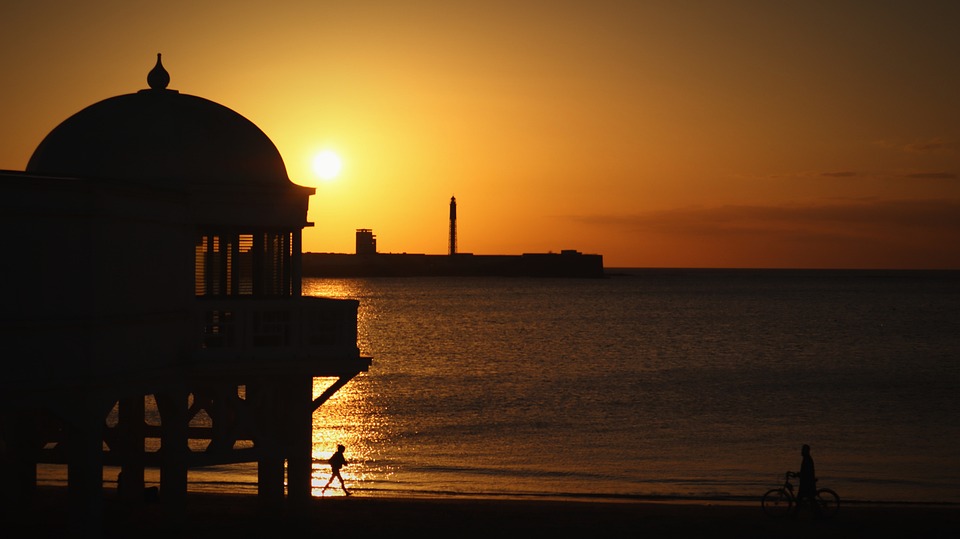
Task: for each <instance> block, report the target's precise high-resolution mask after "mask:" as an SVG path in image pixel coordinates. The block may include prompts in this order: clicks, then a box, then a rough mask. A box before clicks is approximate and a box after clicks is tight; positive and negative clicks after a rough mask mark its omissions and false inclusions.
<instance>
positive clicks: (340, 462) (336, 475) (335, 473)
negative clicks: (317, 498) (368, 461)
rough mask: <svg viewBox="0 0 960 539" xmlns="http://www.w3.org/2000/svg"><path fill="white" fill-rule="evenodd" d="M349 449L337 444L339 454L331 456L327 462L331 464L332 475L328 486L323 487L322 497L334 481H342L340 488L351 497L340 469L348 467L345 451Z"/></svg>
mask: <svg viewBox="0 0 960 539" xmlns="http://www.w3.org/2000/svg"><path fill="white" fill-rule="evenodd" d="M346 449H347V448H346V447H344V446H343V445H341V444H337V452H336V453H334V454H333V455H331V456H330V459H329V460H328V461H327V462H328V463H330V469H331V470H332V473H331V474H330V480H329V481H327V484H326V485H324V486H323V489H321V490H320V495H321V496H323V493H324V492H326V490H327V487H329V486H330V483H333V480H334V479H339V480H340V488H342V489H343V493H344V494H346V495H347V496H349V495H350V491H349V490H347V487H346V485H344V484H343V477H342V476H341V475H340V468H342V467H344V466H346V465H347V459H346V458H345V457H344V456H343V452H344V450H346Z"/></svg>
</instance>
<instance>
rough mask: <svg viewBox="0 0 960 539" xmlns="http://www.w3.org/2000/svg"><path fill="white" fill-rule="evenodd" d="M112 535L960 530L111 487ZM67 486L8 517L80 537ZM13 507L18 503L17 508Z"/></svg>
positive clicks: (637, 509) (955, 524)
mask: <svg viewBox="0 0 960 539" xmlns="http://www.w3.org/2000/svg"><path fill="white" fill-rule="evenodd" d="M104 492H105V496H104V500H103V515H104V522H103V530H102V531H103V533H102V536H103V537H143V538H149V537H169V536H172V535H173V534H175V536H177V537H210V536H230V537H235V538H239V537H295V536H301V535H302V534H303V533H304V532H309V533H313V534H320V533H323V532H327V531H328V532H331V533H353V534H356V533H360V534H363V535H367V534H370V535H372V534H388V533H403V532H408V533H456V534H457V535H458V536H464V535H468V536H480V535H490V534H511V535H513V534H516V533H518V532H536V533H538V534H539V535H541V536H543V535H553V536H557V537H566V536H573V535H582V534H589V535H588V536H596V535H597V534H599V533H602V532H611V533H613V532H618V533H622V532H624V531H629V532H631V533H636V534H647V535H650V536H652V537H663V536H666V537H710V538H717V537H738V538H742V537H771V536H783V537H801V536H803V537H806V536H816V537H891V538H892V537H930V538H935V537H936V538H938V537H948V536H952V533H954V532H955V531H956V530H957V529H960V511H958V508H957V507H956V506H955V505H954V506H940V505H916V504H889V503H884V504H876V505H874V504H865V503H855V504H850V505H846V506H845V505H841V508H840V512H839V513H838V514H837V516H836V517H834V518H833V519H830V520H817V519H814V518H812V517H811V516H809V515H803V514H801V515H800V516H798V517H797V518H795V519H794V518H787V519H783V520H776V519H771V518H768V517H766V516H765V515H764V514H763V513H762V511H761V509H760V506H759V502H754V503H752V504H751V503H748V502H746V501H743V502H723V501H721V502H717V501H706V500H700V501H696V500H673V499H671V500H658V501H653V500H619V499H610V498H605V499H602V500H601V499H591V500H582V499H579V500H575V499H542V498H537V499H531V498H525V499H517V498H511V499H505V498H490V497H461V496H410V497H404V496H395V495H390V496H381V495H369V494H367V493H363V492H358V493H356V494H355V495H353V496H350V497H346V496H342V495H339V491H336V494H337V495H335V496H330V497H323V498H312V499H311V500H310V501H309V502H308V504H307V505H306V506H305V507H302V508H298V509H294V508H289V507H285V506H284V507H274V508H271V507H267V506H264V505H263V503H262V502H261V501H260V500H259V498H257V496H256V495H250V494H233V493H207V492H196V491H190V492H188V493H187V498H186V504H185V507H184V508H183V509H182V511H181V512H175V511H172V510H171V508H169V507H166V506H164V504H163V503H162V502H161V503H153V504H136V505H128V504H122V503H120V502H118V501H117V500H116V498H115V497H114V492H113V491H112V489H105V491H104ZM65 502H66V490H65V489H58V488H55V487H41V488H39V489H38V491H37V493H36V496H35V499H34V501H33V503H32V504H31V505H30V507H28V508H27V509H25V510H23V511H19V512H17V513H16V514H14V515H11V516H12V517H13V518H12V519H8V520H9V521H11V523H13V522H16V524H17V525H16V526H13V527H12V528H9V529H23V530H25V531H29V535H30V536H32V537H54V536H56V537H71V536H75V535H76V533H75V532H76V529H75V527H73V526H72V525H71V523H70V522H69V521H68V520H69V519H68V516H67V515H68V514H69V513H70V511H69V508H68V507H66V506H65V505H66V504H65ZM8 509H9V508H8Z"/></svg>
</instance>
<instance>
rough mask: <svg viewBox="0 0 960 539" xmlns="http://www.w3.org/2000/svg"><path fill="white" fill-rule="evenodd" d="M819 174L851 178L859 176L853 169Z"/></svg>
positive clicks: (829, 176) (828, 176)
mask: <svg viewBox="0 0 960 539" xmlns="http://www.w3.org/2000/svg"><path fill="white" fill-rule="evenodd" d="M820 175H821V176H826V177H827V178H853V177H855V176H859V174H858V173H856V172H853V171H848V170H845V171H841V172H821V173H820Z"/></svg>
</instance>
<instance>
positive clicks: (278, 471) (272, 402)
mask: <svg viewBox="0 0 960 539" xmlns="http://www.w3.org/2000/svg"><path fill="white" fill-rule="evenodd" d="M281 389H282V388H281V387H280V385H279V384H278V382H277V380H276V379H272V378H271V379H264V380H262V381H259V382H257V383H256V384H248V385H247V397H248V399H252V401H253V402H254V403H255V405H254V406H255V408H256V409H257V417H256V423H257V431H258V435H257V439H256V440H255V442H254V443H255V444H256V447H257V449H258V453H259V456H258V458H257V495H258V496H259V498H260V501H261V502H262V503H263V504H264V505H265V506H267V507H270V508H279V507H280V506H281V505H282V503H283V494H284V492H283V480H284V466H283V462H284V458H283V444H282V442H281V440H279V437H280V435H281V434H282V432H283V430H284V429H283V426H282V423H283V422H284V418H283V415H282V414H281V413H280V411H281V410H282V409H283V407H282V406H280V402H281V401H282V395H281Z"/></svg>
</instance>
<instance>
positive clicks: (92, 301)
mask: <svg viewBox="0 0 960 539" xmlns="http://www.w3.org/2000/svg"><path fill="white" fill-rule="evenodd" d="M169 80H170V77H169V75H168V73H167V72H166V70H164V68H163V66H162V65H161V63H160V57H159V55H158V56H157V63H156V66H155V67H154V69H153V70H152V71H150V74H149V76H148V84H149V86H150V88H149V89H145V90H141V91H139V92H136V93H132V94H126V95H120V96H116V97H112V98H109V99H106V100H103V101H100V102H98V103H95V104H93V105H90V106H89V107H87V108H85V109H83V110H81V111H80V112H78V113H76V114H75V115H73V116H71V117H70V118H68V119H66V120H65V121H64V122H63V123H61V124H60V125H59V126H57V127H56V128H55V129H54V130H53V131H51V132H50V133H49V134H48V135H47V137H46V138H45V139H44V140H43V141H42V142H41V143H40V145H39V146H38V147H37V149H36V151H35V152H34V154H33V156H32V157H31V159H30V161H29V163H28V165H27V167H26V170H25V171H23V172H20V171H0V220H2V221H0V222H2V226H3V228H4V230H7V231H8V232H9V234H7V237H6V240H5V241H6V243H5V252H6V255H5V259H4V260H5V261H4V264H3V273H2V287H3V289H2V290H3V297H4V301H3V307H2V325H0V342H2V343H3V356H4V369H5V370H4V374H3V376H2V377H0V466H2V469H0V492H2V496H4V499H3V503H4V504H5V507H6V508H7V509H8V510H15V508H16V507H17V505H18V504H22V503H25V501H26V500H29V499H30V495H31V493H32V492H33V491H34V490H35V488H36V482H37V465H38V464H39V463H54V464H65V465H66V468H67V473H66V477H67V480H68V482H69V488H68V500H67V506H66V507H64V508H63V510H64V512H65V513H69V514H70V515H71V518H72V519H73V520H74V521H75V529H77V530H78V535H84V534H86V535H97V531H98V528H99V527H100V521H99V519H100V518H101V515H102V504H103V500H104V492H103V481H104V478H103V473H104V466H105V465H114V466H118V467H119V468H120V469H121V470H122V481H119V478H118V487H119V490H118V492H119V495H120V496H121V498H125V499H127V500H129V501H131V502H134V501H137V500H142V498H143V492H144V485H145V474H144V470H145V468H147V467H158V468H159V469H160V482H161V484H160V491H161V493H162V495H161V498H160V500H161V503H162V504H164V505H166V506H167V507H168V508H172V510H173V512H174V513H176V512H177V511H178V510H177V508H182V506H183V505H184V503H185V493H186V490H187V477H188V476H187V472H188V470H189V469H190V468H192V467H196V466H208V465H216V464H226V463H236V462H256V463H257V466H258V471H259V484H258V490H259V494H260V497H261V498H262V499H263V500H264V501H266V502H267V503H268V505H276V504H278V503H289V504H293V505H297V504H302V503H303V502H305V501H306V500H307V499H309V498H310V496H311V474H312V468H313V456H312V435H311V432H312V416H313V412H314V410H315V409H316V408H317V407H319V406H320V405H322V404H323V402H324V401H325V400H326V399H327V398H328V397H329V396H330V395H331V394H333V393H335V392H336V390H337V389H338V388H339V387H341V386H342V385H343V384H345V383H347V382H348V381H349V380H351V379H352V378H353V377H354V376H356V375H357V374H358V373H360V372H362V371H365V370H367V369H368V367H369V366H370V364H371V360H370V358H367V357H363V356H361V355H360V352H359V349H358V348H357V308H358V303H357V302H356V301H352V300H332V299H324V298H312V297H302V296H301V274H302V254H301V250H302V249H301V238H302V229H303V227H305V226H309V223H307V221H306V214H307V205H308V201H309V197H310V196H311V195H312V194H313V193H314V189H312V188H306V187H301V186H297V185H295V184H293V183H291V182H290V180H289V178H288V177H287V173H286V168H285V166H284V163H283V160H282V158H281V156H280V153H279V152H278V151H277V148H276V147H275V146H274V144H273V143H272V142H271V141H270V139H269V138H268V137H267V136H266V135H265V134H264V133H263V132H262V131H261V130H260V129H259V128H257V127H256V126H255V125H254V124H253V123H251V122H250V121H249V120H247V119H246V118H244V117H243V116H241V115H240V114H237V113H236V112H234V111H233V110H230V109H228V108H226V107H224V106H222V105H219V104H217V103H214V102H212V101H208V100H206V99H203V98H200V97H195V96H190V95H186V94H181V93H179V92H177V91H176V90H170V89H167V85H168V83H169ZM64 88H67V89H69V85H66V86H64ZM314 377H332V378H333V379H335V382H334V383H333V384H332V385H331V386H330V388H329V389H328V390H327V391H326V392H325V393H324V394H323V395H321V396H320V397H319V398H317V399H314V396H313V380H314ZM145 403H155V407H156V410H154V411H153V412H152V413H151V415H150V420H149V421H148V416H147V413H148V412H147V411H146V410H145V406H147V404H145ZM201 413H203V414H205V415H206V416H207V417H208V418H209V424H208V425H200V424H198V423H197V422H196V418H197V417H198V414H201ZM157 417H159V421H158V420H157V419H156V418H157ZM160 447H162V451H160V450H158V449H159V448H160ZM81 530H82V533H81Z"/></svg>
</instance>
